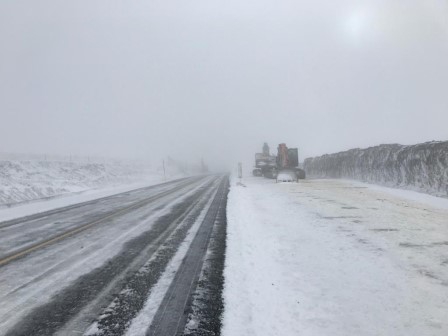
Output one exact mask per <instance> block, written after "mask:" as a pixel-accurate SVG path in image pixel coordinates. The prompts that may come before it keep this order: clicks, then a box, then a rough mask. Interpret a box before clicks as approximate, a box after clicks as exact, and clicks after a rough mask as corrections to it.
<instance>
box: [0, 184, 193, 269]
mask: <svg viewBox="0 0 448 336" xmlns="http://www.w3.org/2000/svg"><path fill="white" fill-rule="evenodd" d="M194 182H196V180H194V181H193V182H191V181H189V182H188V183H185V184H184V185H181V186H179V187H180V188H175V189H172V190H168V191H165V192H163V193H160V194H158V195H155V196H152V197H150V198H147V199H145V200H143V201H140V202H138V203H134V204H132V205H131V206H129V207H126V208H124V209H121V210H119V211H117V212H114V213H112V214H110V215H107V216H106V217H103V218H101V219H98V220H96V221H94V222H92V223H88V224H85V225H82V226H78V227H77V228H75V229H72V230H70V231H67V232H65V233H62V234H60V235H56V236H54V237H52V238H50V239H47V240H45V241H43V242H40V243H37V244H35V245H32V246H30V247H26V248H24V249H23V250H21V251H18V252H16V253H14V254H12V255H10V256H6V257H4V258H3V259H0V267H1V266H4V265H6V264H8V263H10V262H11V261H14V260H16V259H18V258H20V257H23V256H25V255H27V254H29V253H31V252H34V251H36V250H38V249H40V248H43V247H46V246H48V245H50V244H53V243H56V242H58V241H60V240H62V239H64V238H67V237H70V236H72V235H74V234H76V233H79V232H82V231H85V230H87V229H88V228H90V227H92V226H94V225H97V224H99V223H101V222H104V221H107V220H108V219H111V218H113V217H116V216H120V215H122V214H124V213H126V212H130V211H131V210H136V209H138V208H141V207H142V206H144V205H147V204H149V203H151V202H152V201H154V200H156V199H158V198H161V197H164V196H167V195H169V194H171V193H173V192H176V191H179V190H180V189H182V188H183V187H186V186H188V185H190V184H193V183H194Z"/></svg>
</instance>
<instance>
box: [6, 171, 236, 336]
mask: <svg viewBox="0 0 448 336" xmlns="http://www.w3.org/2000/svg"><path fill="white" fill-rule="evenodd" d="M227 193H228V177H227V176H218V175H213V176H201V177H192V178H186V179H180V180H176V181H171V182H168V183H164V184H160V185H156V186H152V187H148V188H142V189H138V190H134V191H130V192H126V193H122V194H117V195H114V196H110V197H106V198H102V199H98V200H94V201H91V202H86V203H82V204H77V205H73V206H68V207H65V208H60V209H56V210H52V211H49V212H46V213H41V214H36V215H33V216H28V217H26V218H21V219H17V220H13V221H8V222H3V223H0V302H1V305H0V335H84V334H85V335H182V334H203V335H207V334H219V331H220V315H221V312H222V301H221V291H222V267H223V260H224V252H225V227H226V221H225V209H226V201H227ZM210 256H212V257H210ZM198 293H200V296H201V302H200V304H198V300H197V297H198Z"/></svg>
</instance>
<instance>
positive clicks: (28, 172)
mask: <svg viewBox="0 0 448 336" xmlns="http://www.w3.org/2000/svg"><path fill="white" fill-rule="evenodd" d="M162 180H163V173H162V172H160V171H157V169H155V168H153V167H151V166H150V165H148V164H142V163H135V162H109V163H87V162H69V161H38V160H3V161H0V186H1V188H0V207H5V206H11V205H17V204H21V203H24V202H29V201H34V200H39V199H44V198H49V197H55V196H59V195H65V194H70V193H78V192H83V191H87V190H91V189H104V188H110V187H115V186H123V185H130V184H136V183H142V182H151V183H154V182H157V181H162Z"/></svg>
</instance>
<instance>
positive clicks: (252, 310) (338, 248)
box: [223, 178, 448, 336]
mask: <svg viewBox="0 0 448 336" xmlns="http://www.w3.org/2000/svg"><path fill="white" fill-rule="evenodd" d="M243 182H244V184H245V185H246V187H244V186H242V185H236V183H235V181H234V182H233V183H232V187H231V191H230V194H229V202H228V245H227V246H228V247H227V252H226V253H227V259H226V268H225V290H224V299H225V313H224V321H223V322H224V329H223V335H224V336H237V335H263V336H270V335H272V336H274V335H275V336H277V335H282V336H288V335H291V336H293V335H302V336H307V335H310V336H311V335H313V336H326V335H328V336H330V335H331V336H348V335H363V336H368V335H371V336H377V335H385V336H399V335H403V336H421V335H432V336H436V335H440V336H444V335H448V320H447V318H446V317H447V311H448V310H447V309H448V253H447V247H448V225H447V224H448V200H444V199H439V198H435V197H431V196H429V195H425V197H424V198H419V197H415V195H411V197H408V196H409V192H407V191H404V192H403V194H404V195H399V194H398V195H397V193H398V191H397V190H394V191H393V192H392V193H390V192H388V191H387V189H386V188H381V187H376V186H375V187H370V186H368V185H365V184H360V183H356V182H347V181H340V180H307V181H304V182H300V183H298V184H296V183H288V184H276V183H273V182H272V180H266V179H260V178H259V179H256V178H248V179H245V180H244V181H243ZM431 199H432V200H434V202H433V204H432V205H431ZM420 200H422V201H420ZM443 202H444V204H442V203H443Z"/></svg>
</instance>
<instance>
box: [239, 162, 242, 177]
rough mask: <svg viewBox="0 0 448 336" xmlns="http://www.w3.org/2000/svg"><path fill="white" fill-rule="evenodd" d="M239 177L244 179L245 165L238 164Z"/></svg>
mask: <svg viewBox="0 0 448 336" xmlns="http://www.w3.org/2000/svg"><path fill="white" fill-rule="evenodd" d="M238 177H239V178H240V179H241V178H242V177H243V164H242V163H241V162H238Z"/></svg>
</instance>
